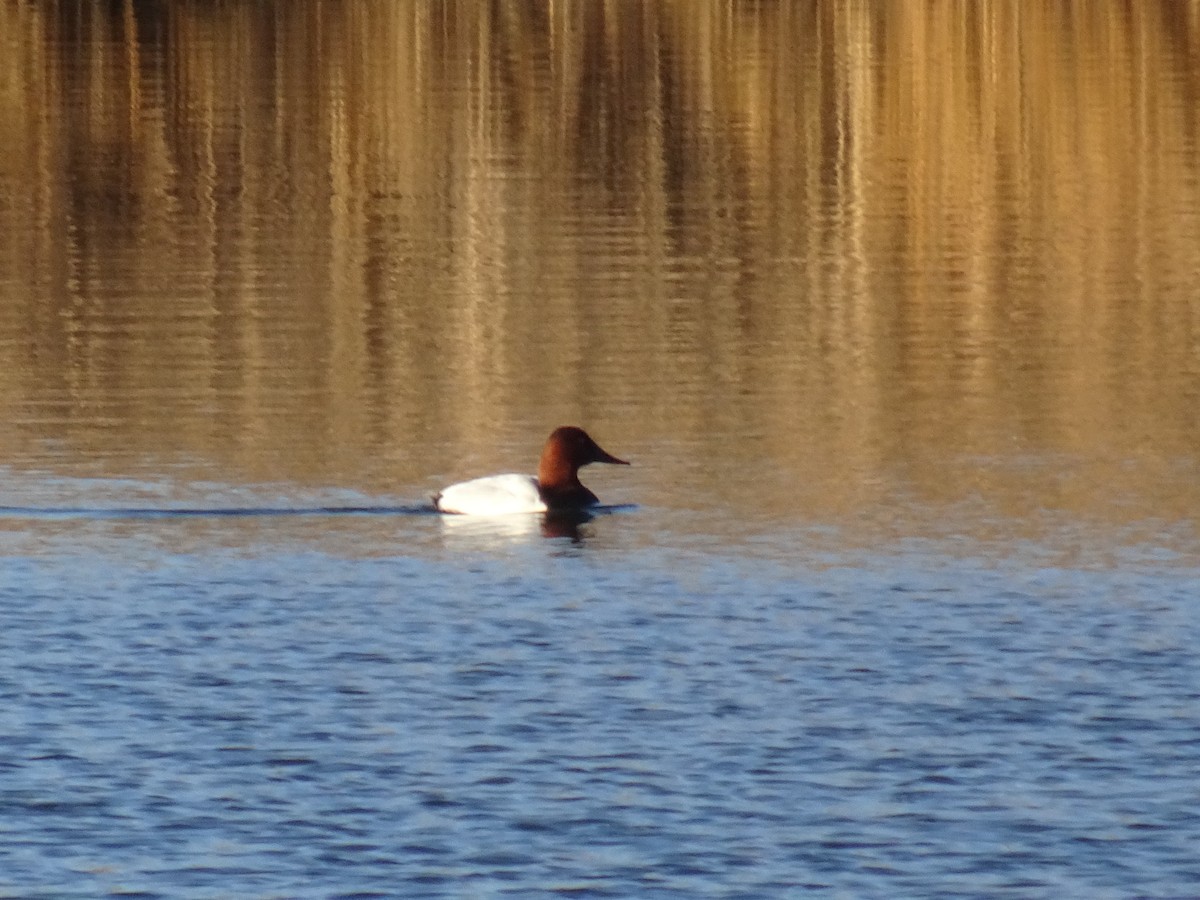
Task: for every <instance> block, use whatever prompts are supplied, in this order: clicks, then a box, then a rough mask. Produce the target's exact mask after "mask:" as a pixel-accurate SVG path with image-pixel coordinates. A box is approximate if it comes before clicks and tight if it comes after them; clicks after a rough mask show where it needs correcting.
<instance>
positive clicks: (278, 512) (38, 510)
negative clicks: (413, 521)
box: [0, 506, 437, 519]
mask: <svg viewBox="0 0 1200 900" xmlns="http://www.w3.org/2000/svg"><path fill="white" fill-rule="evenodd" d="M436 512H437V510H435V509H434V508H433V507H432V506H234V507H220V506H218V507H200V506H196V507H168V508H165V509H164V508H159V507H153V506H145V507H140V506H129V507H104V506H55V507H44V506H0V517H5V518H37V519H190V518H199V517H203V516H213V517H224V518H239V517H240V518H248V517H252V516H423V515H430V514H433V513H436Z"/></svg>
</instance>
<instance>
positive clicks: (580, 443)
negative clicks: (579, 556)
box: [433, 425, 629, 516]
mask: <svg viewBox="0 0 1200 900" xmlns="http://www.w3.org/2000/svg"><path fill="white" fill-rule="evenodd" d="M590 463H608V464H609V465H613V466H627V465H629V463H628V462H626V461H625V460H623V459H618V458H617V457H615V456H613V455H612V454H611V453H609V452H608V451H607V450H605V449H603V448H602V447H601V446H600V445H599V444H597V443H596V442H595V441H594V440H592V437H591V435H589V434H588V433H587V432H586V431H584V430H583V429H582V428H579V427H577V426H575V425H563V426H561V427H559V428H555V429H554V431H552V432H551V433H550V437H549V438H547V439H546V446H545V447H543V448H542V457H541V460H540V461H539V462H538V470H537V475H536V476H533V475H515V474H508V475H489V476H486V477H484V478H475V479H472V480H471V481H463V482H460V483H458V484H452V485H450V486H449V487H447V488H445V489H444V490H441V491H438V493H436V494H434V495H433V506H434V508H435V509H437V510H438V511H439V512H444V513H457V514H460V515H468V516H499V515H508V514H511V513H540V512H573V511H582V510H586V509H587V508H589V507H592V506H596V505H598V504H599V503H600V500H599V498H598V497H597V496H596V495H595V494H593V493H592V492H591V491H589V490H588V489H587V488H586V487H584V486H583V484H582V483H581V482H580V481H579V469H580V468H581V467H582V466H586V465H588V464H590Z"/></svg>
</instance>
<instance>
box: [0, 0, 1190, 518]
mask: <svg viewBox="0 0 1200 900" xmlns="http://www.w3.org/2000/svg"><path fill="white" fill-rule="evenodd" d="M0 35H2V37H0V41H2V42H3V46H4V48H5V53H4V54H3V58H2V59H0V71H2V73H3V74H2V76H0V78H2V80H0V111H2V113H3V116H4V121H5V122H6V123H8V127H6V128H5V129H2V130H0V231H2V233H3V234H4V236H5V240H4V242H3V244H2V245H0V290H2V291H3V298H4V303H3V308H2V309H0V345H2V346H3V348H4V354H5V358H6V359H7V360H8V365H6V366H5V367H4V368H3V370H2V371H0V413H2V414H3V416H4V419H5V422H6V427H5V428H4V429H2V430H0V452H3V453H4V455H5V458H6V459H7V460H9V461H10V462H11V463H14V464H17V465H20V464H21V463H22V462H28V463H30V464H36V465H44V466H49V467H51V468H66V469H68V470H74V469H75V468H77V467H80V466H85V465H86V466H94V467H97V469H98V470H99V471H101V472H109V473H123V474H129V473H131V472H136V470H137V467H138V466H139V465H141V466H146V467H147V468H152V467H153V466H154V465H157V464H161V463H162V461H164V460H181V459H182V460H200V461H202V462H203V464H204V465H206V466H210V467H211V468H212V469H213V470H214V471H218V472H221V473H223V476H224V477H226V478H228V479H229V480H231V481H235V482H236V481H238V480H240V479H246V480H248V481H253V480H257V479H273V480H279V481H288V480H297V481H305V482H312V483H341V484H347V485H354V486H359V487H362V488H364V489H367V490H385V491H386V490H389V489H391V490H395V491H397V492H403V491H405V490H406V489H408V488H409V487H410V486H413V485H420V486H422V487H425V486H428V484H430V483H436V482H437V480H438V479H439V478H441V477H443V476H446V475H451V476H453V475H461V474H477V473H478V472H479V471H481V470H484V469H485V468H486V467H487V466H489V465H492V466H499V467H501V468H509V467H514V466H517V467H520V466H524V465H525V464H526V459H527V457H529V456H530V454H531V453H536V445H537V443H539V442H540V440H541V437H542V435H543V434H544V433H545V432H547V431H548V430H549V429H550V427H552V426H554V425H557V424H560V423H562V422H567V421H577V422H579V423H581V424H586V425H588V427H590V428H593V429H594V430H595V431H596V433H597V434H600V435H603V440H604V441H605V442H606V443H610V444H612V445H613V446H614V447H615V448H617V451H618V452H627V453H630V454H633V455H636V454H638V452H639V451H640V452H641V454H642V456H643V457H646V456H657V457H659V458H662V459H666V460H669V461H673V462H678V461H679V460H682V459H685V458H689V457H692V458H700V459H703V460H706V461H707V462H706V463H704V464H695V466H694V468H693V469H692V470H689V471H688V472H687V473H686V475H687V477H688V478H691V479H696V481H695V482H694V483H693V484H691V485H690V486H689V488H691V489H694V490H695V491H696V492H698V493H700V494H701V495H703V496H705V497H708V498H719V500H720V502H728V503H731V504H737V503H745V504H751V503H752V504H755V505H757V506H760V507H768V508H775V507H777V508H778V509H779V510H780V511H781V513H783V512H786V511H792V512H795V511H796V510H797V509H806V510H813V511H814V513H815V514H817V515H820V514H822V513H824V512H831V511H842V512H844V511H846V510H849V511H851V512H853V511H854V510H856V509H862V508H867V507H869V506H871V505H872V504H876V503H878V502H880V501H881V499H883V498H886V497H888V496H893V495H894V494H895V492H896V491H897V489H898V488H897V485H901V486H902V490H904V491H911V492H914V493H916V494H917V495H919V496H922V497H924V498H926V499H928V500H930V501H933V502H936V503H958V502H964V501H970V500H971V498H975V497H986V498H989V502H990V503H991V504H992V505H993V506H994V508H995V509H996V510H998V511H999V512H1001V513H1006V514H1011V515H1013V516H1016V517H1020V516H1024V515H1029V514H1031V513H1034V512H1036V511H1037V509H1039V508H1049V509H1063V510H1067V511H1072V512H1078V513H1085V514H1087V515H1099V516H1105V517H1114V518H1116V519H1122V518H1125V517H1127V518H1129V519H1131V520H1138V519H1145V518H1147V517H1151V518H1161V519H1162V520H1164V521H1169V522H1174V523H1179V522H1188V523H1191V521H1192V517H1193V515H1194V510H1195V509H1196V508H1197V506H1196V504H1197V501H1200V488H1198V487H1197V484H1200V479H1198V478H1197V477H1196V476H1197V472H1198V469H1200V466H1198V447H1200V421H1198V413H1197V410H1198V409H1200V250H1198V249H1197V248H1200V139H1198V135H1197V132H1198V130H1200V120H1198V117H1197V113H1196V110H1197V109H1200V3H1196V2H1149V3H1140V4H1127V5H1123V6H1120V7H1114V6H1113V5H1112V4H1105V3H1087V2H1079V3H1070V4H1051V5H1043V4H1029V3H1008V2H995V3H979V4H969V5H967V4H928V5H919V6H912V7H909V6H904V5H901V6H886V7H882V6H880V5H878V4H874V3H868V2H854V3H832V2H831V3H816V4H803V5H797V4H778V5H773V4H761V3H752V4H743V3H730V2H724V3H723V2H712V3H707V4H695V3H686V4H685V3H665V4H645V5H628V4H611V3H602V2H584V3H570V4H564V3H550V4H544V5H542V4H499V5H496V4H476V3H451V2H448V3H433V4H426V3H403V2H400V3H388V4H344V5H342V4H323V3H317V2H300V3H291V2H289V3H253V4H251V3H228V4H217V5H213V4H208V3H178V4H168V5H149V6H147V5H135V4H133V3H132V2H125V3H118V4H100V3H82V4H65V3H57V4H56V3H46V4H28V3H23V2H17V0H0ZM531 445H532V450H531ZM718 461H719V462H718ZM733 469H737V470H738V471H740V472H741V473H742V474H740V475H738V476H736V477H733V478H732V479H731V478H730V477H729V471H730V470H733ZM746 473H749V474H746ZM641 477H642V478H644V479H651V477H652V476H649V475H643V476H641ZM669 478H670V475H669V474H668V473H667V472H661V471H660V472H657V473H656V474H654V475H653V479H654V481H653V483H651V481H649V480H647V481H644V482H642V483H640V485H639V487H640V488H641V489H642V490H647V491H652V492H657V493H654V494H653V496H654V497H655V498H657V499H658V500H660V501H661V502H664V503H667V504H674V503H679V504H683V505H686V504H688V503H694V502H696V501H695V500H694V499H689V498H686V497H684V496H683V495H684V494H685V493H686V491H685V490H684V487H683V486H681V485H680V484H672V483H671V482H670V481H669V480H668V479H669ZM747 491H748V493H747ZM1114 498H1118V499H1119V502H1117V501H1116V500H1114ZM1120 498H1124V499H1120ZM700 502H701V505H703V503H704V502H708V501H700Z"/></svg>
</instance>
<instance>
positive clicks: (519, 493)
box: [437, 475, 546, 516]
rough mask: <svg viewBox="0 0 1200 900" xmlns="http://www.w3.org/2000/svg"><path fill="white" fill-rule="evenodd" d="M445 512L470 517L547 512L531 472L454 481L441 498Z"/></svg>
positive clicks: (438, 504) (439, 498)
mask: <svg viewBox="0 0 1200 900" xmlns="http://www.w3.org/2000/svg"><path fill="white" fill-rule="evenodd" d="M437 508H438V509H440V510H441V511H442V512H448V513H462V514H463V515H468V516H507V515H510V514H512V513H535V512H545V511H546V504H545V503H543V502H542V497H541V495H540V494H539V493H538V489H537V479H535V478H533V477H532V476H530V475H489V476H488V477H487V478H476V479H474V480H473V481H463V482H461V483H459V484H452V485H450V487H448V488H446V489H445V490H443V491H442V492H441V494H439V495H438V497H437Z"/></svg>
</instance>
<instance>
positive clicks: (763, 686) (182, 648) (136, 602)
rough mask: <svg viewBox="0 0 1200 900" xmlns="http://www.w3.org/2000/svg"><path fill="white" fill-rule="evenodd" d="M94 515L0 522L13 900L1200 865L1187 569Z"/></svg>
mask: <svg viewBox="0 0 1200 900" xmlns="http://www.w3.org/2000/svg"><path fill="white" fill-rule="evenodd" d="M100 505H103V504H99V503H98V504H87V505H86V506H87V508H85V509H82V510H79V511H77V512H76V513H75V514H70V515H68V514H62V515H55V516H50V515H45V514H39V513H37V512H36V510H31V509H25V510H24V511H20V510H17V511H11V512H9V513H7V514H6V515H4V516H3V517H0V535H2V540H3V545H2V546H3V548H4V550H5V551H6V557H7V558H6V562H5V567H4V572H3V576H2V580H0V659H3V660H4V662H3V667H2V668H0V700H2V702H0V896H12V897H27V896H54V897H95V896H102V895H105V894H119V895H132V896H145V897H180V896H187V897H227V896H238V897H330V896H355V897H371V896H380V897H396V896H403V897H492V896H519V897H539V896H547V897H549V896H568V897H575V896H597V897H784V896H789V897H790V896H797V895H799V894H800V893H802V892H806V891H809V892H812V893H813V894H814V895H817V896H820V895H826V896H848V897H896V896H914V897H916V896H919V897H937V896H1055V897H1070V896H1076V897H1128V896H1156V897H1158V896H1161V897H1185V896H1191V895H1194V894H1195V893H1196V892H1197V890H1200V855H1198V854H1197V853H1196V849H1195V848H1196V847H1197V846H1200V796H1198V794H1200V788H1198V784H1200V782H1198V781H1197V778H1196V772H1197V760H1198V759H1200V723H1198V721H1197V709H1200V662H1198V660H1197V655H1196V653H1195V648H1196V646H1198V644H1200V625H1198V624H1197V623H1198V622H1200V616H1198V615H1197V613H1198V612H1200V609H1198V606H1200V600H1198V596H1200V591H1198V590H1197V587H1198V585H1200V579H1198V574H1200V573H1198V571H1197V569H1196V568H1195V567H1194V566H1191V565H1190V564H1188V563H1187V562H1186V561H1183V560H1180V559H1178V558H1175V559H1163V558H1159V557H1156V556H1155V555H1154V554H1153V553H1152V552H1143V551H1135V550H1129V549H1126V550H1123V551H1121V552H1123V553H1124V554H1125V555H1124V556H1123V557H1121V558H1120V559H1119V560H1118V561H1117V562H1118V564H1117V565H1104V566H1099V565H1092V564H1090V563H1089V562H1087V561H1086V560H1084V561H1082V562H1081V563H1080V564H1078V565H1075V566H1071V565H1062V564H1059V563H1053V562H1049V561H1048V557H1047V556H1046V555H1045V554H1044V553H1041V552H1040V550H1044V549H1045V548H1037V547H1024V548H1022V547H1020V546H1009V548H1008V550H1007V551H1006V552H1005V553H1003V554H993V555H978V554H975V555H972V554H969V553H965V552H963V549H962V547H960V546H959V545H958V544H956V543H955V542H954V541H953V540H952V539H944V540H940V539H934V540H904V541H895V542H892V543H890V544H883V545H879V546H874V547H872V548H870V550H869V551H863V552H850V551H845V552H838V551H830V550H829V549H828V546H830V545H835V544H836V541H835V540H832V541H826V542H825V543H826V547H825V548H824V549H821V550H819V551H818V550H817V549H815V548H816V545H817V544H818V543H820V542H821V540H820V536H819V535H817V534H816V533H815V532H811V531H804V530H801V529H800V528H799V527H797V528H796V529H794V530H792V531H776V532H774V533H773V534H770V535H763V534H760V535H758V536H757V538H755V539H754V540H753V541H751V540H747V541H746V542H745V543H744V544H743V545H741V546H737V545H736V544H734V545H727V546H726V549H725V550H724V551H722V550H719V549H714V547H713V546H712V545H710V544H709V543H708V542H706V541H705V540H704V534H703V532H704V527H705V526H704V525H703V523H700V524H697V523H696V521H695V519H694V517H684V516H682V515H680V514H678V513H674V512H671V511H670V510H665V509H661V508H656V507H653V506H643V507H632V508H624V509H620V510H617V511H616V512H614V513H612V514H610V515H603V516H598V517H597V518H595V519H594V520H592V521H591V522H587V523H584V524H583V525H581V526H580V527H579V529H578V531H577V532H576V533H574V534H573V535H568V536H564V537H550V538H547V537H546V536H545V534H544V533H543V532H542V531H541V529H540V528H539V527H538V526H537V524H536V521H534V522H525V523H524V524H523V525H521V524H513V523H510V524H509V525H508V526H505V527H499V526H495V525H489V524H487V523H463V522H462V521H447V520H445V519H443V518H442V517H439V516H436V515H429V514H422V513H420V512H418V511H417V510H415V509H408V508H407V507H406V505H405V504H403V503H398V504H395V506H396V507H397V508H396V509H395V510H394V511H393V512H392V513H389V514H379V515H358V516H355V515H344V514H336V515H329V514H324V513H322V512H320V511H319V509H317V508H316V507H319V506H321V505H337V506H341V505H346V504H342V503H340V502H337V503H322V502H321V501H320V500H319V499H318V500H317V501H315V502H313V503H312V504H307V503H304V504H302V505H304V506H305V507H309V506H311V507H313V509H312V510H311V512H309V513H306V514H303V515H286V516H285V515H273V514H270V511H266V514H263V515H257V516H236V515H234V516H231V515H212V516H206V515H200V514H195V515H193V514H188V515H178V516H170V517H165V518H164V517H158V518H156V517H151V516H146V515H144V514H142V513H139V512H138V511H137V510H136V509H130V510H128V511H127V514H125V515H119V514H112V515H107V516H103V515H96V514H94V511H95V510H94V507H95V506H100ZM223 508H224V509H225V510H226V512H228V511H229V509H230V508H231V507H230V506H229V505H228V504H227V505H226V506H225V507H223ZM89 510H92V511H90V512H89ZM685 532H686V533H685ZM726 544H728V542H727V541H726Z"/></svg>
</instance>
